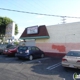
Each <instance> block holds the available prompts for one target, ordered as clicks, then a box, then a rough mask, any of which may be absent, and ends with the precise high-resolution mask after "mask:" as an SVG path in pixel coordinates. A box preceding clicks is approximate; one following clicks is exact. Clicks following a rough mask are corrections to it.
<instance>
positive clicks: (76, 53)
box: [67, 51, 80, 57]
mask: <svg viewBox="0 0 80 80" xmlns="http://www.w3.org/2000/svg"><path fill="white" fill-rule="evenodd" d="M67 56H75V57H79V56H80V52H76V51H70V52H68V53H67Z"/></svg>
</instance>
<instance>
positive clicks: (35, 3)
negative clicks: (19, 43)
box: [0, 0, 80, 38]
mask: <svg viewBox="0 0 80 80" xmlns="http://www.w3.org/2000/svg"><path fill="white" fill-rule="evenodd" d="M0 8H6V9H12V10H19V11H25V12H34V13H42V14H51V15H61V16H72V17H80V0H0ZM0 16H2V17H5V16H6V17H9V18H11V19H12V20H13V21H14V22H15V23H17V25H18V30H19V34H18V35H17V36H16V38H19V37H20V36H21V34H22V32H23V31H24V29H25V28H27V27H30V26H35V25H38V26H39V25H55V24H62V18H61V17H54V16H45V15H36V14H28V13H19V12H13V11H12V12H11V11H7V10H1V9H0ZM79 21H80V19H77V18H66V20H65V22H66V23H71V22H79Z"/></svg>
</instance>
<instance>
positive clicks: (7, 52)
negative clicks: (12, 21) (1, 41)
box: [3, 45, 17, 56]
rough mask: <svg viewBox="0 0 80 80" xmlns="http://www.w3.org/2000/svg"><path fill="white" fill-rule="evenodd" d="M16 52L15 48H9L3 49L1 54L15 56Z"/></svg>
mask: <svg viewBox="0 0 80 80" xmlns="http://www.w3.org/2000/svg"><path fill="white" fill-rule="evenodd" d="M16 52H17V46H14V45H13V46H10V47H8V48H6V49H4V51H3V54H4V55H8V56H15V53H16Z"/></svg>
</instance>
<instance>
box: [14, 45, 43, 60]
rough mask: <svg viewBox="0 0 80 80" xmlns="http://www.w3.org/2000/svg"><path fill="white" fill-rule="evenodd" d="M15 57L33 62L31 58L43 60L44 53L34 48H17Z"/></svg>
mask: <svg viewBox="0 0 80 80" xmlns="http://www.w3.org/2000/svg"><path fill="white" fill-rule="evenodd" d="M15 56H16V57H18V58H19V59H21V58H25V59H29V60H33V58H39V57H41V58H43V57H44V52H43V51H42V50H40V49H39V48H38V47H36V46H19V47H18V49H17V53H16V54H15Z"/></svg>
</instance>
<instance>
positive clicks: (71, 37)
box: [20, 22, 80, 57]
mask: <svg viewBox="0 0 80 80" xmlns="http://www.w3.org/2000/svg"><path fill="white" fill-rule="evenodd" d="M20 39H23V40H24V41H26V42H25V44H26V45H30V46H37V47H39V48H40V49H41V50H43V51H44V52H45V54H46V55H47V56H58V57H61V56H64V55H65V54H66V53H67V52H68V51H69V50H73V49H77V50H78V49H80V22H74V23H66V24H58V25H50V26H46V25H41V26H32V27H27V28H25V30H24V32H23V33H22V35H21V36H20Z"/></svg>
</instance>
